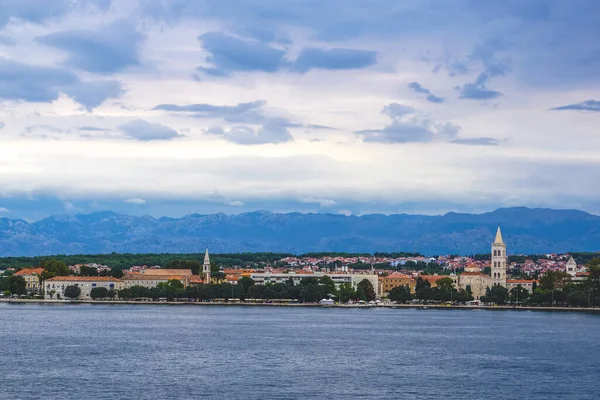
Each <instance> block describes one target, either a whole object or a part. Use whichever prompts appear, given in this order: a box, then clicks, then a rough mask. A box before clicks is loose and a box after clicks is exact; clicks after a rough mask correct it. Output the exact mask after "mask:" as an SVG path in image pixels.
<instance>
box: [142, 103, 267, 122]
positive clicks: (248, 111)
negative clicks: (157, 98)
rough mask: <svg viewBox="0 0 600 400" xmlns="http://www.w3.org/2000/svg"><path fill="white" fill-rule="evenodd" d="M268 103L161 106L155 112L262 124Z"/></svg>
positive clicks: (155, 108)
mask: <svg viewBox="0 0 600 400" xmlns="http://www.w3.org/2000/svg"><path fill="white" fill-rule="evenodd" d="M265 104H266V102H265V101H264V100H256V101H252V102H249V103H239V104H237V105H235V106H221V105H213V104H189V105H184V106H180V105H176V104H160V105H158V106H156V107H154V110H162V111H172V112H180V113H188V114H190V115H193V116H194V117H197V118H222V119H224V120H225V121H227V122H244V123H260V122H262V121H264V119H265V117H264V115H263V114H262V111H261V110H260V109H261V108H262V107H263V106H264V105H265Z"/></svg>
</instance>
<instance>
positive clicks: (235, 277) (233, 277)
mask: <svg viewBox="0 0 600 400" xmlns="http://www.w3.org/2000/svg"><path fill="white" fill-rule="evenodd" d="M225 279H226V280H228V281H232V282H233V281H235V282H237V281H238V279H239V276H237V275H227V276H226V277H225Z"/></svg>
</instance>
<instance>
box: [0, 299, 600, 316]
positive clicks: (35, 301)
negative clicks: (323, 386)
mask: <svg viewBox="0 0 600 400" xmlns="http://www.w3.org/2000/svg"><path fill="white" fill-rule="evenodd" d="M0 303H14V304H28V303H29V304H39V303H41V304H52V305H62V304H103V305H166V306H208V307H210V306H214V307H219V306H221V307H227V306H238V307H292V308H293V307H296V308H385V309H394V308H398V309H407V308H413V309H436V310H515V311H565V312H595V313H600V307H535V306H512V305H504V306H493V305H490V306H486V305H476V306H475V305H446V304H393V303H381V304H378V305H371V304H331V305H322V304H318V303H282V302H270V303H267V302H261V303H251V302H241V301H237V302H225V301H206V302H204V301H197V302H192V301H151V300H149V301H131V300H42V299H18V300H17V299H0Z"/></svg>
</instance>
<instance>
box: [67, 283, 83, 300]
mask: <svg viewBox="0 0 600 400" xmlns="http://www.w3.org/2000/svg"><path fill="white" fill-rule="evenodd" d="M80 295H81V288H80V287H79V286H77V285H69V286H67V287H66V288H65V297H68V298H69V299H71V300H73V299H75V298H77V297H79V296H80Z"/></svg>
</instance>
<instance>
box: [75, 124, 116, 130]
mask: <svg viewBox="0 0 600 400" xmlns="http://www.w3.org/2000/svg"><path fill="white" fill-rule="evenodd" d="M77 129H78V130H80V131H88V132H108V131H110V129H107V128H100V127H98V126H90V125H84V126H80V127H78V128H77Z"/></svg>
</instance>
